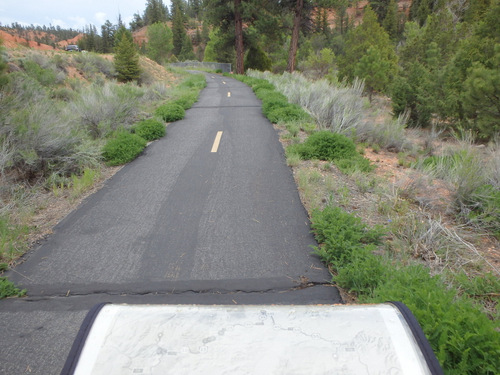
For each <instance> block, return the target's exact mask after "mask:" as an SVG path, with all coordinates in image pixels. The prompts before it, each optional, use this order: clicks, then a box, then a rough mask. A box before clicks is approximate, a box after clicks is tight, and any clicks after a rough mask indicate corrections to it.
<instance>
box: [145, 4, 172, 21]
mask: <svg viewBox="0 0 500 375" xmlns="http://www.w3.org/2000/svg"><path fill="white" fill-rule="evenodd" d="M143 19H144V24H145V25H152V24H155V23H157V22H167V21H168V8H167V6H166V5H164V4H163V1H162V0H148V2H147V4H146V10H145V11H144V17H143Z"/></svg>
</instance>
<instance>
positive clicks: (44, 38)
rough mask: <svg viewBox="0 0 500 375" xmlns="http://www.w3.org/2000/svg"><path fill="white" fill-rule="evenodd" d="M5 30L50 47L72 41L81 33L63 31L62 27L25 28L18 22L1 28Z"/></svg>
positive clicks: (33, 26)
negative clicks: (13, 31) (63, 41)
mask: <svg viewBox="0 0 500 375" xmlns="http://www.w3.org/2000/svg"><path fill="white" fill-rule="evenodd" d="M0 28H2V29H3V30H6V31H9V30H15V31H16V34H17V35H19V37H21V38H24V39H26V40H28V41H34V42H37V43H43V44H47V45H49V46H53V47H54V48H55V47H56V45H57V43H58V42H60V41H62V40H68V39H72V38H74V37H75V36H77V35H78V34H80V32H81V31H78V30H73V29H71V28H70V29H63V28H61V27H60V26H53V25H49V26H45V25H44V26H35V25H33V24H32V25H29V26H23V25H21V24H19V23H17V22H14V23H12V24H11V25H6V26H0Z"/></svg>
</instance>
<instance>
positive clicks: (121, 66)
mask: <svg viewBox="0 0 500 375" xmlns="http://www.w3.org/2000/svg"><path fill="white" fill-rule="evenodd" d="M122 29H124V28H122ZM128 34H130V32H129V31H128V30H125V32H122V33H121V39H120V40H119V42H118V44H117V46H116V48H115V57H114V64H115V69H116V73H117V75H118V77H117V78H118V81H120V82H128V81H133V80H138V79H139V76H140V73H141V71H140V66H139V54H138V53H137V51H136V49H135V46H134V44H133V42H131V38H132V35H128Z"/></svg>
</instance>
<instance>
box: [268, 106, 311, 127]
mask: <svg viewBox="0 0 500 375" xmlns="http://www.w3.org/2000/svg"><path fill="white" fill-rule="evenodd" d="M263 113H264V115H265V116H266V117H267V118H268V120H269V121H271V122H272V123H273V124H277V123H279V122H285V123H286V122H290V121H299V120H304V121H306V120H308V119H309V115H308V114H307V113H306V112H305V111H304V110H303V109H302V108H301V107H300V106H298V105H296V104H289V103H288V102H287V103H286V105H283V106H281V103H279V102H274V103H273V105H272V106H267V110H264V106H263Z"/></svg>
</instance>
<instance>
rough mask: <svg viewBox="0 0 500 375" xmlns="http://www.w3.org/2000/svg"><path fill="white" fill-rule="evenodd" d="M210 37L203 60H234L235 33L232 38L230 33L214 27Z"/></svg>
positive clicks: (222, 61)
mask: <svg viewBox="0 0 500 375" xmlns="http://www.w3.org/2000/svg"><path fill="white" fill-rule="evenodd" d="M209 39H210V40H209V42H208V43H207V46H206V48H205V55H204V57H203V61H207V62H221V63H227V62H228V61H234V59H235V51H234V35H233V38H231V35H230V34H229V33H223V32H222V31H221V30H220V29H217V28H214V29H213V30H212V31H210V38H209Z"/></svg>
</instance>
